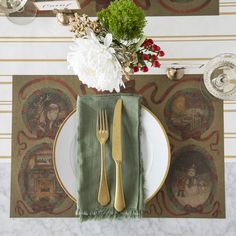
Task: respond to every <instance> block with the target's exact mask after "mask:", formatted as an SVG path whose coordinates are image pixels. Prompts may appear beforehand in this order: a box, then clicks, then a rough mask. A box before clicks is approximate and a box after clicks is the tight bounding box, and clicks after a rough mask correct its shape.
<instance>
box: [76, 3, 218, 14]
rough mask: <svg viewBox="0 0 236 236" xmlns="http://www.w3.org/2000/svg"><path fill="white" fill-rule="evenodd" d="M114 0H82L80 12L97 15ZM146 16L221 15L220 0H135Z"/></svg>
mask: <svg viewBox="0 0 236 236" xmlns="http://www.w3.org/2000/svg"><path fill="white" fill-rule="evenodd" d="M111 1H112V0H80V1H79V2H80V6H81V10H79V12H82V13H85V14H88V15H89V16H95V15H96V12H98V11H100V10H101V9H102V8H106V7H107V6H108V5H109V3H110V2H111ZM134 3H135V4H136V5H137V6H139V7H141V8H142V9H143V10H144V12H145V14H146V16H178V15H180V16H183V15H219V0H134Z"/></svg>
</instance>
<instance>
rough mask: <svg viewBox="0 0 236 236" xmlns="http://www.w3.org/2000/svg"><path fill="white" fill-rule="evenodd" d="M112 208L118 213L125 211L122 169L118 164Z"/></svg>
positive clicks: (118, 163) (117, 163)
mask: <svg viewBox="0 0 236 236" xmlns="http://www.w3.org/2000/svg"><path fill="white" fill-rule="evenodd" d="M114 207H115V209H116V211H118V212H121V211H123V210H124V209H125V198H124V192H123V185H122V168H121V163H120V162H116V192H115V203H114Z"/></svg>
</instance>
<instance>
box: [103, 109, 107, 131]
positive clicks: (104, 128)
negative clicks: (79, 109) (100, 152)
mask: <svg viewBox="0 0 236 236" xmlns="http://www.w3.org/2000/svg"><path fill="white" fill-rule="evenodd" d="M102 130H103V131H105V130H106V126H105V113H104V110H102Z"/></svg>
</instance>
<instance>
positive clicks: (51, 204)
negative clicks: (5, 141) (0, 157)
mask: <svg viewBox="0 0 236 236" xmlns="http://www.w3.org/2000/svg"><path fill="white" fill-rule="evenodd" d="M18 182H19V186H20V190H21V194H22V198H23V200H24V201H25V202H26V204H27V206H28V207H29V208H31V209H32V211H33V212H42V211H43V212H53V210H54V209H55V208H57V207H59V206H60V205H61V204H62V203H63V201H64V200H65V199H66V197H67V196H66V194H65V193H64V191H63V190H62V188H61V186H60V184H59V183H58V181H57V178H56V176H55V172H54V168H53V163H52V145H51V144H47V143H43V144H39V145H36V146H35V147H33V148H32V149H30V150H29V151H28V152H27V153H26V155H25V157H24V158H23V160H22V162H21V167H20V171H19V175H18Z"/></svg>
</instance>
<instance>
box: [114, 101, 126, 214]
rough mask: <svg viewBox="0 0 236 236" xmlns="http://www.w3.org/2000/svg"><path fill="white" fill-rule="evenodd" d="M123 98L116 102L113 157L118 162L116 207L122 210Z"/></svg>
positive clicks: (117, 209) (123, 203)
mask: <svg viewBox="0 0 236 236" xmlns="http://www.w3.org/2000/svg"><path fill="white" fill-rule="evenodd" d="M121 115H122V99H119V100H118V101H117V102H116V105H115V110H114V117H113V129H112V157H113V160H114V161H115V163H116V192H115V202H114V207H115V209H116V211H118V212H121V211H123V210H124V209H125V198H124V192H123V185H122V136H121Z"/></svg>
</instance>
